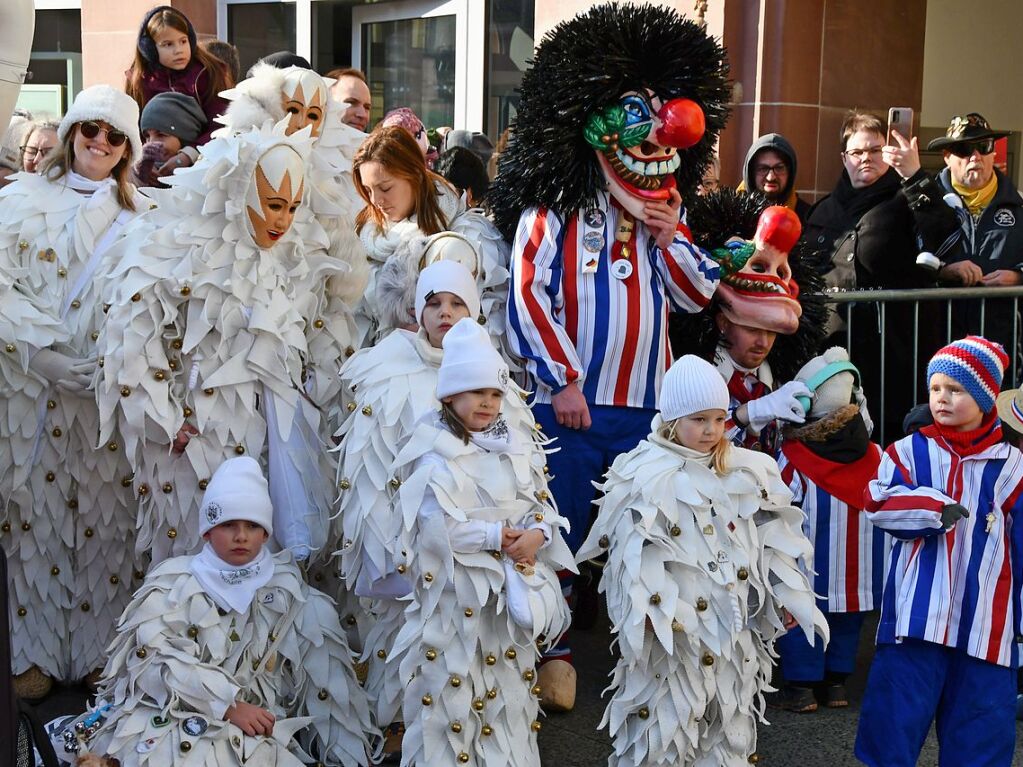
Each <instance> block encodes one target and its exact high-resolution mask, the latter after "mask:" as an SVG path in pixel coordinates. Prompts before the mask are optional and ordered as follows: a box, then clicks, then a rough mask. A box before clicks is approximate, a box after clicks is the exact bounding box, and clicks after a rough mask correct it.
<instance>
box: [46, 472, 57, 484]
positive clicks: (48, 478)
mask: <svg viewBox="0 0 1023 767" xmlns="http://www.w3.org/2000/svg"><path fill="white" fill-rule="evenodd" d="M56 478H57V475H56V474H54V473H53V472H52V471H48V472H46V481H47V482H53V480H55V479H56Z"/></svg>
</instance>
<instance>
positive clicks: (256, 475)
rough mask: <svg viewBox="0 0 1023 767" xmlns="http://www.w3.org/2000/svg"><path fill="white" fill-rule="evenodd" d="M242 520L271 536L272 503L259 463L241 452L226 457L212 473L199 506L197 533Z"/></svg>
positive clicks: (202, 533)
mask: <svg viewBox="0 0 1023 767" xmlns="http://www.w3.org/2000/svg"><path fill="white" fill-rule="evenodd" d="M235 519H244V520H245V521H246V522H255V523H256V524H257V525H260V526H262V527H263V529H264V530H266V531H267V532H268V533H270V534H271V535H273V531H274V524H273V504H272V503H271V502H270V490H269V486H268V485H267V482H266V477H264V476H263V470H262V469H260V468H259V463H258V462H257V461H256V460H255V459H254V458H252V457H250V456H247V455H243V456H241V457H239V458H228V459H227V460H226V461H224V462H223V463H222V464H220V466H219V467H217V470H216V471H215V472H213V477H212V479H210V483H209V485H207V486H206V492H205V493H204V494H203V497H202V505H201V506H200V507H199V535H205V534H206V533H208V532H209V531H210V530H211V529H213V528H214V527H216V526H217V525H220V524H223V523H224V522H231V521H232V520H235Z"/></svg>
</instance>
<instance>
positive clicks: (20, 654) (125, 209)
mask: <svg viewBox="0 0 1023 767" xmlns="http://www.w3.org/2000/svg"><path fill="white" fill-rule="evenodd" d="M138 121H139V110H138V106H137V105H136V104H135V102H134V101H132V100H131V98H129V97H128V96H126V95H125V94H123V93H121V92H119V91H116V90H114V89H113V88H111V87H109V86H107V85H96V86H93V87H92V88H87V89H86V90H84V91H82V92H81V93H80V94H78V98H77V99H75V102H74V104H72V106H71V108H70V109H69V110H68V113H67V115H65V117H64V119H63V120H61V122H60V125H59V127H58V130H57V141H58V143H57V145H56V146H55V147H54V148H53V150H52V151H51V152H50V154H49V156H48V157H47V159H46V162H45V163H44V164H43V166H42V168H41V170H40V173H39V174H36V175H30V174H22V175H21V176H20V177H19V178H18V180H17V181H15V182H14V183H13V184H11V185H10V186H8V187H6V188H5V189H3V190H2V191H0V337H2V341H0V352H2V354H0V497H2V498H3V499H4V501H5V504H6V505H5V509H4V513H3V522H2V526H0V531H2V534H0V541H2V543H3V546H4V549H5V550H6V551H7V555H8V558H9V570H10V583H9V589H10V592H9V593H10V595H11V602H12V604H13V605H14V609H13V616H14V617H13V619H12V626H11V636H12V643H13V650H14V656H13V657H14V661H13V665H14V673H15V674H16V675H18V686H19V687H20V689H21V691H22V692H23V693H24V694H25V696H26V697H29V696H40V695H42V694H45V692H46V691H47V690H48V689H49V686H50V684H51V683H52V680H53V679H54V678H56V679H60V680H65V681H76V680H79V679H81V678H82V677H85V676H90V675H91V674H92V673H93V672H95V671H96V670H98V669H99V668H101V667H102V665H103V651H104V649H105V648H106V646H107V645H108V644H109V642H110V640H111V639H112V638H113V637H114V631H115V628H116V623H117V619H118V617H119V616H120V614H121V611H122V610H123V609H124V606H125V605H126V604H127V602H128V599H129V598H130V597H131V593H132V590H133V588H134V586H137V585H138V582H135V581H134V580H133V579H134V578H137V577H141V575H139V574H137V572H136V568H135V559H134V554H133V547H132V545H131V541H132V539H133V538H134V533H135V513H134V507H135V504H134V502H133V501H132V494H131V481H130V474H131V472H130V470H129V469H128V468H127V465H126V463H125V460H124V451H123V449H122V448H121V446H120V445H118V444H117V443H116V442H114V441H111V442H110V443H109V444H104V445H103V446H102V448H100V449H97V448H96V440H97V435H98V434H99V412H98V410H97V407H96V403H95V400H94V396H93V393H92V391H91V388H90V387H91V385H92V379H93V375H94V372H95V369H96V365H97V358H96V339H97V338H98V335H99V323H100V321H101V320H102V318H103V316H104V315H103V312H102V311H101V301H100V299H99V285H100V284H101V282H102V281H103V279H104V276H105V269H106V268H107V264H108V262H109V259H107V258H106V257H105V254H106V253H107V251H108V250H109V249H110V247H111V246H112V245H113V244H114V243H115V242H116V241H117V240H118V239H119V237H120V236H121V231H122V229H123V227H124V226H125V224H126V223H127V222H128V221H130V220H131V219H132V218H133V217H134V216H136V215H137V214H138V213H139V212H140V211H142V210H146V209H148V207H149V205H148V201H146V200H145V198H144V197H142V196H141V195H140V194H139V193H138V192H137V191H136V189H135V187H134V186H132V184H131V182H130V178H131V167H132V163H133V161H134V160H135V159H136V158H138V156H139V155H140V153H141V147H142V143H141V140H140V138H139V132H138ZM125 478H128V484H127V486H125V484H124V480H125ZM72 637H73V638H74V640H73V645H72Z"/></svg>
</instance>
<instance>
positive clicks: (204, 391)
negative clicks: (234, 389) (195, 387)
mask: <svg viewBox="0 0 1023 767" xmlns="http://www.w3.org/2000/svg"><path fill="white" fill-rule="evenodd" d="M202 393H203V394H205V395H206V396H207V397H211V396H213V387H212V386H211V387H209V388H207V389H203V390H202Z"/></svg>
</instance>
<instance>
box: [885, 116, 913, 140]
mask: <svg viewBox="0 0 1023 767" xmlns="http://www.w3.org/2000/svg"><path fill="white" fill-rule="evenodd" d="M892 131H895V132H897V133H899V134H900V135H901V136H902V137H903V138H904V139H906V140H907V141H909V139H910V138H912V136H913V110H912V109H911V108H909V107H892V108H891V109H889V110H888V142H887V143H888V145H889V146H895V145H896V142H895V139H894V136H893V135H892Z"/></svg>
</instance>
